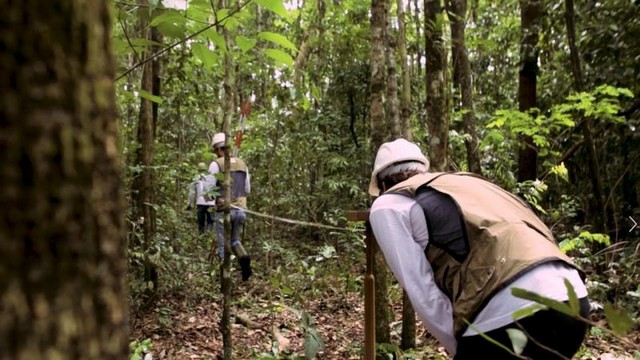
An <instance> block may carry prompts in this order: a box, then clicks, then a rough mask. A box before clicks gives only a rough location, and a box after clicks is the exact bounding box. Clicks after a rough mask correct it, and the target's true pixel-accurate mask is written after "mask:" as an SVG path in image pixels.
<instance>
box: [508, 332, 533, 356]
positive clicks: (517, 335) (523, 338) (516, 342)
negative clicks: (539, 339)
mask: <svg viewBox="0 0 640 360" xmlns="http://www.w3.org/2000/svg"><path fill="white" fill-rule="evenodd" d="M507 334H509V339H511V346H513V352H515V353H516V354H518V355H520V354H522V351H523V350H524V347H525V346H527V340H528V339H527V335H525V334H524V332H522V330H519V329H507Z"/></svg>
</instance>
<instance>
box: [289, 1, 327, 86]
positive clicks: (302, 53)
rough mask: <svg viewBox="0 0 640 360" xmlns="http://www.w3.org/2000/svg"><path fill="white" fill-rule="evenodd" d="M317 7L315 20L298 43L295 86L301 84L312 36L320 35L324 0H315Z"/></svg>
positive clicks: (325, 9) (294, 77) (311, 48)
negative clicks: (300, 42)
mask: <svg viewBox="0 0 640 360" xmlns="http://www.w3.org/2000/svg"><path fill="white" fill-rule="evenodd" d="M317 7H318V15H317V16H316V18H315V20H316V22H315V24H313V25H312V26H310V27H309V29H308V30H307V32H306V36H305V39H304V40H303V41H302V44H300V50H299V51H298V56H296V61H295V66H294V76H293V79H294V80H293V83H294V85H295V86H297V87H299V86H300V85H301V81H302V70H303V69H304V65H305V64H306V62H307V59H308V58H309V55H310V54H311V51H312V50H313V45H312V44H313V41H314V38H317V37H320V36H322V33H323V28H322V20H323V19H324V14H325V13H326V11H327V6H326V5H325V3H324V0H317Z"/></svg>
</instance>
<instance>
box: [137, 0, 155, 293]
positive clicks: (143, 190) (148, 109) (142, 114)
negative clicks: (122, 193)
mask: <svg viewBox="0 0 640 360" xmlns="http://www.w3.org/2000/svg"><path fill="white" fill-rule="evenodd" d="M140 5H141V9H142V10H141V11H140V29H141V31H143V33H144V36H143V37H144V38H145V39H149V40H150V39H151V37H150V35H151V31H150V30H149V18H148V11H147V10H148V9H147V8H146V7H145V6H146V5H148V2H147V0H142V1H141V2H140ZM147 57H148V55H147V54H146V52H145V53H142V55H141V58H142V59H146V58H147ZM140 89H141V90H143V91H146V92H147V93H149V94H151V93H153V62H147V63H145V64H144V65H143V67H142V79H141V83H140ZM154 128H155V125H154V123H153V106H152V104H151V101H149V100H147V99H145V98H144V97H140V109H139V113H138V133H137V142H138V144H140V147H139V148H137V150H136V160H135V165H136V166H138V167H140V168H141V171H140V172H139V173H138V174H137V175H136V176H135V178H134V180H133V183H132V186H131V194H132V195H131V197H132V200H133V211H132V212H133V219H134V221H141V222H142V224H141V225H142V244H141V245H142V252H143V253H144V281H145V284H147V288H146V291H145V305H146V306H151V305H152V304H153V302H154V300H155V294H156V290H157V289H158V271H157V269H156V266H155V264H154V263H153V262H152V261H151V260H150V258H149V255H150V254H149V251H150V249H151V245H152V244H153V238H154V232H155V211H154V209H153V203H154V197H153V169H152V165H153V139H154V137H153V133H154ZM148 284H151V285H150V286H149V285H148Z"/></svg>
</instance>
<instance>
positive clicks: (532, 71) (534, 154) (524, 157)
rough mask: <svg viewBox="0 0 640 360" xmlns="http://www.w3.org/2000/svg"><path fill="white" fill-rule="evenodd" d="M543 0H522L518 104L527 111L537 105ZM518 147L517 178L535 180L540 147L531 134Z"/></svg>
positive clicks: (519, 179) (521, 109) (522, 109)
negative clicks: (539, 42)
mask: <svg viewBox="0 0 640 360" xmlns="http://www.w3.org/2000/svg"><path fill="white" fill-rule="evenodd" d="M542 1H543V0H520V17H521V25H520V26H521V29H520V33H521V39H520V75H519V83H518V104H519V109H520V111H523V112H526V111H528V110H530V109H532V108H535V107H536V88H537V73H538V36H539V33H540V24H541V20H542ZM521 140H522V145H521V146H520V148H519V149H518V181H525V180H534V179H536V176H537V168H538V150H537V149H536V146H535V144H534V143H533V139H532V138H531V137H530V136H523V137H522V139H521Z"/></svg>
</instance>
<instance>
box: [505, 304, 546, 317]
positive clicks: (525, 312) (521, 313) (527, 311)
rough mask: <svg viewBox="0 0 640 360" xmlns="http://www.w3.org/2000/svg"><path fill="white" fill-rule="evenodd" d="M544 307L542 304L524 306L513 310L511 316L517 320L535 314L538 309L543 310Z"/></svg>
mask: <svg viewBox="0 0 640 360" xmlns="http://www.w3.org/2000/svg"><path fill="white" fill-rule="evenodd" d="M546 308H547V307H546V306H544V305H540V304H533V305H531V306H527V307H526V308H522V309H520V310H516V311H514V312H513V314H512V315H511V316H512V317H513V320H519V319H522V318H526V317H529V316H531V315H533V314H535V313H536V312H537V311H538V310H543V309H546Z"/></svg>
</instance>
